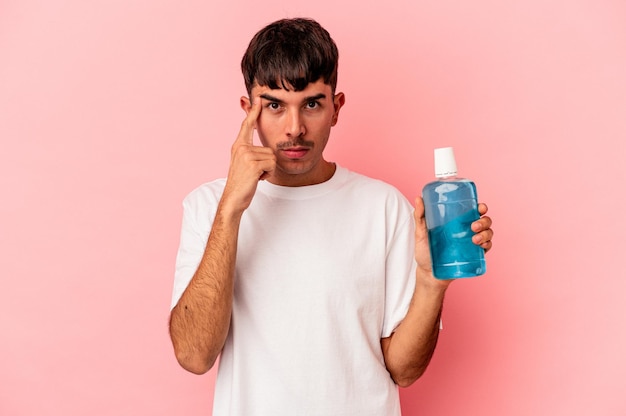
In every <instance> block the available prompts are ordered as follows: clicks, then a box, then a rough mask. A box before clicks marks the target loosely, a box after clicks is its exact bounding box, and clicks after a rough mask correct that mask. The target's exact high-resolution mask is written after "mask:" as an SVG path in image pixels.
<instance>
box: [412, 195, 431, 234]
mask: <svg viewBox="0 0 626 416" xmlns="http://www.w3.org/2000/svg"><path fill="white" fill-rule="evenodd" d="M413 216H414V217H415V238H416V240H421V239H424V238H426V237H427V235H428V231H427V230H426V217H425V209H424V200H423V199H422V197H419V196H418V197H417V198H415V211H413Z"/></svg>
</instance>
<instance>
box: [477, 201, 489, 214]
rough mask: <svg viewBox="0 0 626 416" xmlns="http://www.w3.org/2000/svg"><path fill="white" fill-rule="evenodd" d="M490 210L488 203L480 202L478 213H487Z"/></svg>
mask: <svg viewBox="0 0 626 416" xmlns="http://www.w3.org/2000/svg"><path fill="white" fill-rule="evenodd" d="M488 210H489V208H488V207H487V204H483V203H480V204H478V213H479V214H480V215H485V214H486V213H487V211H488Z"/></svg>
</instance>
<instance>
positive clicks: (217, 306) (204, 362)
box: [170, 204, 241, 374]
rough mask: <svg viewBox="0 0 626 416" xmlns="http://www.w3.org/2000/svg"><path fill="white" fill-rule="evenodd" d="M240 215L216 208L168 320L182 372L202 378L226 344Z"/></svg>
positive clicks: (221, 205)
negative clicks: (204, 242)
mask: <svg viewBox="0 0 626 416" xmlns="http://www.w3.org/2000/svg"><path fill="white" fill-rule="evenodd" d="M240 219H241V214H240V213H233V212H232V211H229V210H228V209H226V208H225V207H224V206H223V204H220V207H219V208H218V211H217V214H216V216H215V220H214V222H213V227H212V228H211V233H210V235H209V238H208V241H207V245H206V248H205V251H204V254H203V256H202V260H201V261H200V264H199V265H198V269H197V270H196V272H195V274H194V276H193V278H192V279H191V281H190V282H189V285H188V286H187V289H186V290H185V292H184V293H183V295H182V296H181V298H180V300H179V301H178V304H177V305H176V306H175V307H174V308H173V309H172V313H171V316H170V336H171V339H172V343H173V345H174V351H175V354H176V358H177V360H178V362H179V363H180V365H181V366H182V367H183V368H185V369H186V370H188V371H190V372H192V373H196V374H203V373H205V372H207V371H208V370H209V369H210V368H211V367H212V366H213V364H214V363H215V360H216V359H217V357H218V356H219V354H220V352H221V350H222V347H223V346H224V343H225V341H226V336H227V335H228V330H229V327H230V318H231V311H232V300H233V287H234V270H235V258H236V252H237V235H238V232H239V222H240Z"/></svg>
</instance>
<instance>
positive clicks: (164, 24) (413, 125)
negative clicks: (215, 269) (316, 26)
mask: <svg viewBox="0 0 626 416" xmlns="http://www.w3.org/2000/svg"><path fill="white" fill-rule="evenodd" d="M294 16H310V17H314V18H316V19H318V20H319V21H320V22H321V23H322V24H323V25H324V26H326V27H327V29H328V30H329V31H330V32H331V34H332V35H333V37H334V39H335V40H336V42H337V43H338V45H339V48H340V53H341V60H340V74H339V90H341V91H343V92H345V93H346V97H347V102H346V106H345V107H344V109H343V111H342V115H341V118H340V120H339V124H338V126H337V127H336V128H335V129H334V131H333V135H332V138H331V143H330V145H329V148H328V156H329V158H330V159H331V160H333V161H337V162H339V163H341V164H343V165H344V166H346V167H349V168H351V169H354V170H358V171H361V172H363V173H366V174H369V175H372V176H375V177H379V178H382V179H385V180H387V181H388V182H391V183H392V184H394V185H396V186H397V187H398V188H399V189H400V190H401V191H402V192H404V193H405V195H406V196H407V197H409V198H410V199H413V197H414V196H415V195H417V194H418V193H419V192H420V190H421V188H422V186H423V185H424V184H425V183H426V182H428V181H430V180H431V177H432V148H434V147H439V146H454V147H455V150H456V153H457V161H458V164H459V167H460V171H461V173H462V174H463V176H467V177H470V178H472V179H474V180H475V182H476V183H477V185H478V189H479V196H480V199H481V200H482V201H484V202H487V203H488V205H489V206H490V214H491V216H492V217H493V218H494V219H495V227H494V228H495V230H496V238H495V242H496V246H495V248H494V249H493V251H492V252H490V253H489V255H488V269H489V270H488V273H487V275H486V276H484V277H481V278H478V279H474V280H471V281H460V282H455V283H454V284H453V285H452V287H451V289H450V291H449V292H448V296H447V301H446V307H445V313H444V324H445V329H444V331H443V332H442V335H441V338H440V343H439V347H438V350H437V352H436V354H435V357H434V359H433V361H432V364H431V366H430V368H429V370H428V371H427V373H426V374H425V375H424V377H423V378H422V379H421V380H419V381H418V382H417V383H416V384H415V385H413V386H412V387H410V388H408V389H405V390H403V391H402V401H403V408H404V413H405V414H406V415H418V414H419V415H438V416H446V415H508V416H516V415H591V414H593V415H623V414H626V399H625V397H624V389H625V386H626V384H625V383H624V381H623V379H624V375H625V374H626V359H625V358H624V352H625V351H626V335H625V327H626V320H625V318H626V295H625V294H624V292H625V291H626V283H625V282H626V271H625V270H626V268H625V267H624V265H623V264H624V258H625V257H626V254H625V253H624V248H625V247H626V244H625V243H624V241H625V240H624V235H625V234H626V222H625V220H624V211H625V209H626V208H625V205H624V204H625V203H626V198H625V197H624V191H625V190H626V185H625V184H624V183H625V179H626V177H625V174H624V172H623V168H624V164H625V160H624V159H625V157H626V145H625V143H626V3H625V2H623V1H621V0H615V1H608V0H600V1H598V0H596V1H591V0H588V1H583V0H574V1H566V0H547V1H546V0H527V1H523V2H522V1H519V2H513V1H508V2H501V1H488V0H476V1H452V0H443V1H422V0H418V1H415V0H410V1H406V2H394V1H385V2H380V1H376V2H374V1H363V0H358V1H357V0H355V1H344V2H339V1H336V0H321V1H317V2H310V1H307V2H304V1H282V2H281V1H272V0H268V1H265V2H244V1H242V0H232V1H229V2H207V1H204V2H202V1H184V2H175V1H172V0H152V1H139V0H128V1H79V0H66V1H55V2H48V1H43V0H41V1H34V0H19V1H18V0H5V1H0V138H1V147H0V190H1V195H2V203H1V204H0V273H1V282H2V290H1V291H0V330H1V340H2V341H1V342H0V414H2V415H10V416H14V415H15V416H18V415H96V416H99V415H174V414H188V415H202V414H210V410H209V409H210V405H211V402H212V385H213V381H214V376H215V374H214V370H213V371H211V372H210V373H209V374H208V375H205V376H201V377H197V376H194V375H192V374H189V373H186V372H184V371H183V370H182V369H181V368H179V367H178V365H177V363H176V362H175V359H174V356H173V352H172V348H171V346H170V342H169V338H168V334H167V320H168V312H169V302H170V293H171V287H172V276H173V268H174V258H175V253H176V248H177V245H178V235H179V226H180V220H181V200H182V198H183V197H184V196H185V195H186V193H187V192H189V191H190V190H191V189H192V188H194V187H195V186H197V185H199V184H200V183H201V182H204V181H207V180H209V179H213V178H215V177H219V176H223V175H224V174H225V172H226V169H227V164H228V160H229V153H228V152H229V148H230V145H231V142H232V140H233V139H234V137H235V135H236V133H237V131H238V129H239V124H240V122H241V120H242V118H243V112H242V111H241V109H240V108H239V104H238V102H239V97H240V96H241V95H243V94H244V93H245V90H244V86H243V81H242V79H241V75H240V72H239V67H238V65H239V59H240V57H241V54H242V53H243V51H244V49H245V47H246V46H247V42H248V41H249V39H250V37H251V36H252V35H253V33H254V32H256V30H258V29H259V28H260V27H262V26H263V25H264V24H266V23H269V22H270V21H272V20H275V19H277V18H281V17H294Z"/></svg>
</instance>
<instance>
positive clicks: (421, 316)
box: [381, 269, 449, 387]
mask: <svg viewBox="0 0 626 416" xmlns="http://www.w3.org/2000/svg"><path fill="white" fill-rule="evenodd" d="M417 273H418V276H417V282H416V287H415V292H414V293H413V298H412V299H411V304H410V306H409V310H408V312H407V315H406V317H405V318H404V319H403V321H402V323H401V324H400V325H399V326H398V327H397V328H396V330H395V331H394V333H393V334H392V335H391V336H390V337H389V338H384V339H383V340H381V346H382V349H383V355H384V358H385V365H386V366H387V369H388V370H389V373H390V374H391V377H392V378H393V380H394V381H395V382H396V383H397V384H398V385H399V386H402V387H406V386H409V385H411V384H412V383H413V382H415V380H417V379H418V378H419V377H420V376H421V375H422V374H423V373H424V371H426V368H427V367H428V364H429V362H430V359H431V358H432V355H433V353H434V351H435V346H436V345H437V339H438V336H439V324H440V318H441V309H442V306H443V299H444V295H445V291H446V288H447V286H448V284H449V282H440V281H434V279H433V278H432V276H419V273H423V272H422V271H420V269H418V272H417Z"/></svg>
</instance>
